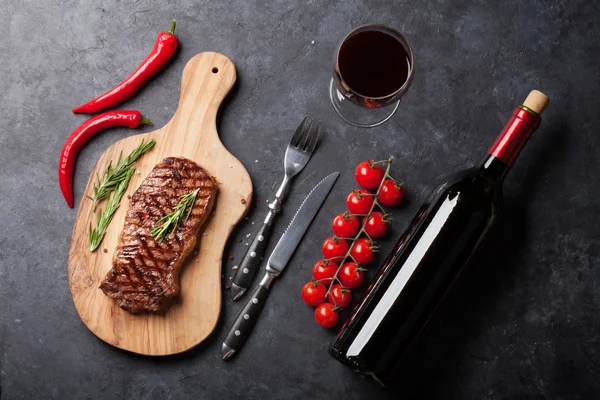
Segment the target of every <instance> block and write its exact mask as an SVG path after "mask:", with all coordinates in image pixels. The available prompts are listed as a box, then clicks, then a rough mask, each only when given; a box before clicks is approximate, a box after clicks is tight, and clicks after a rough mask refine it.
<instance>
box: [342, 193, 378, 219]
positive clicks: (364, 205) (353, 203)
mask: <svg viewBox="0 0 600 400" xmlns="http://www.w3.org/2000/svg"><path fill="white" fill-rule="evenodd" d="M374 201H375V196H373V195H372V194H371V193H370V192H369V191H368V190H364V189H361V190H353V191H352V192H351V193H350V194H349V195H348V198H347V199H346V207H348V210H350V212H351V213H352V214H368V213H369V211H371V207H372V206H373V202H374Z"/></svg>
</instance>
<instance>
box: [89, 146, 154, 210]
mask: <svg viewBox="0 0 600 400" xmlns="http://www.w3.org/2000/svg"><path fill="white" fill-rule="evenodd" d="M155 144H156V140H154V139H150V141H148V142H147V143H144V140H143V139H142V142H141V143H140V145H139V146H138V147H136V148H135V149H134V150H133V151H132V152H131V153H130V154H129V155H128V156H127V157H126V158H125V159H124V160H123V152H121V153H120V154H119V159H118V160H117V163H116V164H115V166H114V167H113V164H112V161H110V162H109V163H108V166H107V167H106V170H105V171H104V174H103V175H102V179H100V177H99V176H98V175H96V182H95V183H94V194H93V196H91V197H89V196H88V198H89V199H90V200H92V201H93V202H94V211H96V205H97V204H98V202H100V201H102V200H104V199H107V198H108V196H110V194H111V193H112V192H113V191H115V189H116V188H117V187H118V186H119V185H120V184H121V183H122V182H123V181H124V180H125V178H126V176H127V174H128V173H129V169H130V168H131V167H133V164H134V163H135V162H136V160H137V159H138V158H140V156H141V155H142V154H144V153H145V152H147V151H148V150H150V149H151V148H152V147H153V146H154V145H155Z"/></svg>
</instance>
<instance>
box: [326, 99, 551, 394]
mask: <svg viewBox="0 0 600 400" xmlns="http://www.w3.org/2000/svg"><path fill="white" fill-rule="evenodd" d="M547 104H548V98H547V97H546V96H545V95H544V94H543V93H541V92H538V91H536V90H534V91H532V92H531V93H530V94H529V96H528V97H527V99H526V100H525V102H524V103H523V105H521V106H519V107H517V108H516V109H515V111H514V112H513V114H512V117H511V118H510V120H509V121H508V122H507V123H506V125H505V126H504V129H503V130H502V132H501V133H500V135H499V136H498V138H497V139H496V141H495V142H494V144H493V145H492V147H491V148H490V150H489V152H488V154H487V155H486V156H485V157H484V158H483V160H482V162H481V163H480V164H479V166H477V167H474V168H471V169H468V170H466V171H462V172H459V173H457V174H454V175H453V176H451V177H449V178H448V179H446V181H445V182H444V183H442V184H441V185H440V186H439V187H437V188H436V189H435V190H434V191H433V193H432V195H431V196H430V198H429V199H428V200H427V201H426V202H425V204H423V206H422V207H421V208H420V209H419V211H418V212H417V214H416V216H415V217H414V219H413V220H412V222H411V224H410V225H409V227H408V229H407V230H406V231H405V232H404V234H403V235H402V236H401V237H400V240H399V241H398V242H397V244H396V245H395V246H394V248H393V250H392V252H391V254H390V255H389V256H388V257H387V259H386V260H385V261H384V263H383V265H382V266H381V268H380V269H379V271H378V272H377V274H376V276H375V278H374V279H373V281H372V282H371V283H370V285H369V287H368V288H367V289H366V291H365V293H364V294H363V296H362V298H361V299H360V301H359V302H358V304H357V305H356V306H355V307H354V309H353V310H352V312H351V314H350V316H349V318H348V319H347V321H346V322H345V324H344V326H342V328H341V330H340V332H339V333H338V335H337V338H336V341H335V343H334V345H333V347H332V348H331V350H330V354H331V355H332V356H333V357H334V358H336V359H337V360H339V361H340V362H342V363H343V364H345V365H347V366H349V367H350V368H352V369H354V370H355V371H357V372H359V373H361V374H363V375H365V376H369V377H372V378H373V379H374V380H376V381H377V382H379V383H381V384H383V385H384V386H385V385H386V383H388V382H389V381H390V380H391V378H393V376H394V370H395V369H396V368H397V367H398V366H399V364H400V362H401V359H402V356H403V355H404V354H405V353H406V351H407V349H408V348H409V346H410V344H411V343H412V342H413V341H414V339H415V338H416V337H417V336H418V334H419V333H420V332H421V331H422V330H423V328H424V327H425V326H426V324H427V322H428V320H429V318H430V317H431V315H432V314H433V312H434V311H435V310H436V308H437V307H438V305H439V304H440V302H441V301H442V300H443V298H444V297H445V295H446V293H447V292H448V290H449V289H450V288H451V286H452V284H453V283H454V281H455V280H456V278H457V277H458V276H459V274H460V272H461V270H462V269H463V267H464V266H465V264H466V263H467V262H468V260H469V258H470V257H471V256H472V255H473V253H474V251H475V250H476V248H477V246H478V245H479V243H480V242H481V239H482V238H483V237H484V235H485V234H486V232H488V231H489V229H490V228H491V226H492V225H493V224H494V222H495V220H496V218H497V215H498V208H499V205H500V200H501V196H502V182H503V180H504V177H505V176H506V174H507V172H508V170H509V169H510V167H511V165H512V164H513V162H514V161H515V159H516V158H517V156H518V155H519V153H520V152H521V150H522V149H523V146H524V145H525V143H526V142H527V140H528V139H529V137H530V136H531V134H532V133H533V131H535V130H536V128H537V127H538V126H539V124H540V121H541V118H540V115H541V114H542V112H543V111H544V109H545V108H546V106H547Z"/></svg>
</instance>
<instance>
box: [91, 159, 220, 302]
mask: <svg viewBox="0 0 600 400" xmlns="http://www.w3.org/2000/svg"><path fill="white" fill-rule="evenodd" d="M198 188H200V191H199V192H198V195H197V197H196V202H195V203H194V205H193V208H192V213H191V215H190V217H189V219H187V220H185V221H184V222H183V223H182V224H181V226H180V227H179V228H178V229H177V230H176V231H175V232H170V233H169V234H168V235H167V236H166V237H165V238H164V240H163V241H162V242H160V240H159V239H158V238H156V239H155V238H154V237H152V236H151V235H150V232H151V231H152V229H154V227H155V226H156V222H157V221H158V220H159V219H160V218H162V217H163V216H165V215H167V214H170V213H171V212H173V210H174V208H175V206H176V205H177V204H178V203H179V200H180V198H181V196H183V195H185V194H188V193H190V192H193V191H194V190H196V189H198ZM217 189H218V184H217V181H216V180H215V178H213V177H211V176H210V175H208V174H207V173H206V171H205V170H204V169H202V168H201V167H200V166H198V164H196V163H195V162H193V161H190V160H188V159H186V158H178V157H169V158H165V159H164V160H162V161H161V162H160V163H158V164H157V165H156V166H155V167H154V169H153V170H152V171H151V172H150V175H148V176H147V177H146V179H144V181H143V182H142V184H141V185H140V187H139V188H138V189H137V190H136V191H135V193H134V194H133V196H132V198H131V204H130V205H129V210H128V211H127V216H126V217H125V227H124V228H123V231H122V232H121V236H120V237H119V243H118V245H117V249H116V251H115V254H114V256H113V267H112V269H111V270H110V271H109V272H108V274H107V275H106V278H105V279H104V281H102V283H101V284H100V289H102V291H103V292H104V294H106V295H107V296H108V297H111V298H113V299H115V300H116V301H117V304H118V305H119V306H120V307H121V308H122V309H124V310H127V311H129V312H131V313H140V312H144V311H160V310H162V309H163V308H164V307H165V305H166V304H167V303H168V302H169V300H170V299H172V298H174V297H176V296H177V295H178V294H179V273H180V271H181V266H182V265H183V262H184V261H185V259H186V257H187V255H188V254H189V253H190V252H191V251H192V250H193V249H194V247H195V246H196V241H197V237H198V234H199V231H200V227H201V226H202V225H203V224H204V222H205V221H206V219H207V218H208V216H209V213H210V211H211V209H212V207H213V204H214V201H215V198H216V196H217Z"/></svg>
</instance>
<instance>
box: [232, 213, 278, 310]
mask: <svg viewBox="0 0 600 400" xmlns="http://www.w3.org/2000/svg"><path fill="white" fill-rule="evenodd" d="M270 234H271V224H270V221H269V223H267V221H265V222H264V223H263V224H262V226H261V228H260V230H259V231H258V233H257V234H256V235H255V236H254V240H253V241H252V243H251V244H250V247H249V248H248V250H247V251H246V254H244V258H243V259H242V262H241V263H240V265H239V266H238V269H237V271H236V273H235V276H234V277H233V282H232V286H231V294H232V296H233V299H234V300H237V299H239V298H240V297H241V296H242V295H243V294H244V292H245V291H246V289H248V288H249V287H250V286H251V285H252V281H253V280H254V277H255V276H256V273H257V272H258V270H259V269H260V259H261V257H262V256H263V255H264V254H265V249H266V248H267V241H268V239H269V235H270Z"/></svg>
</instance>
